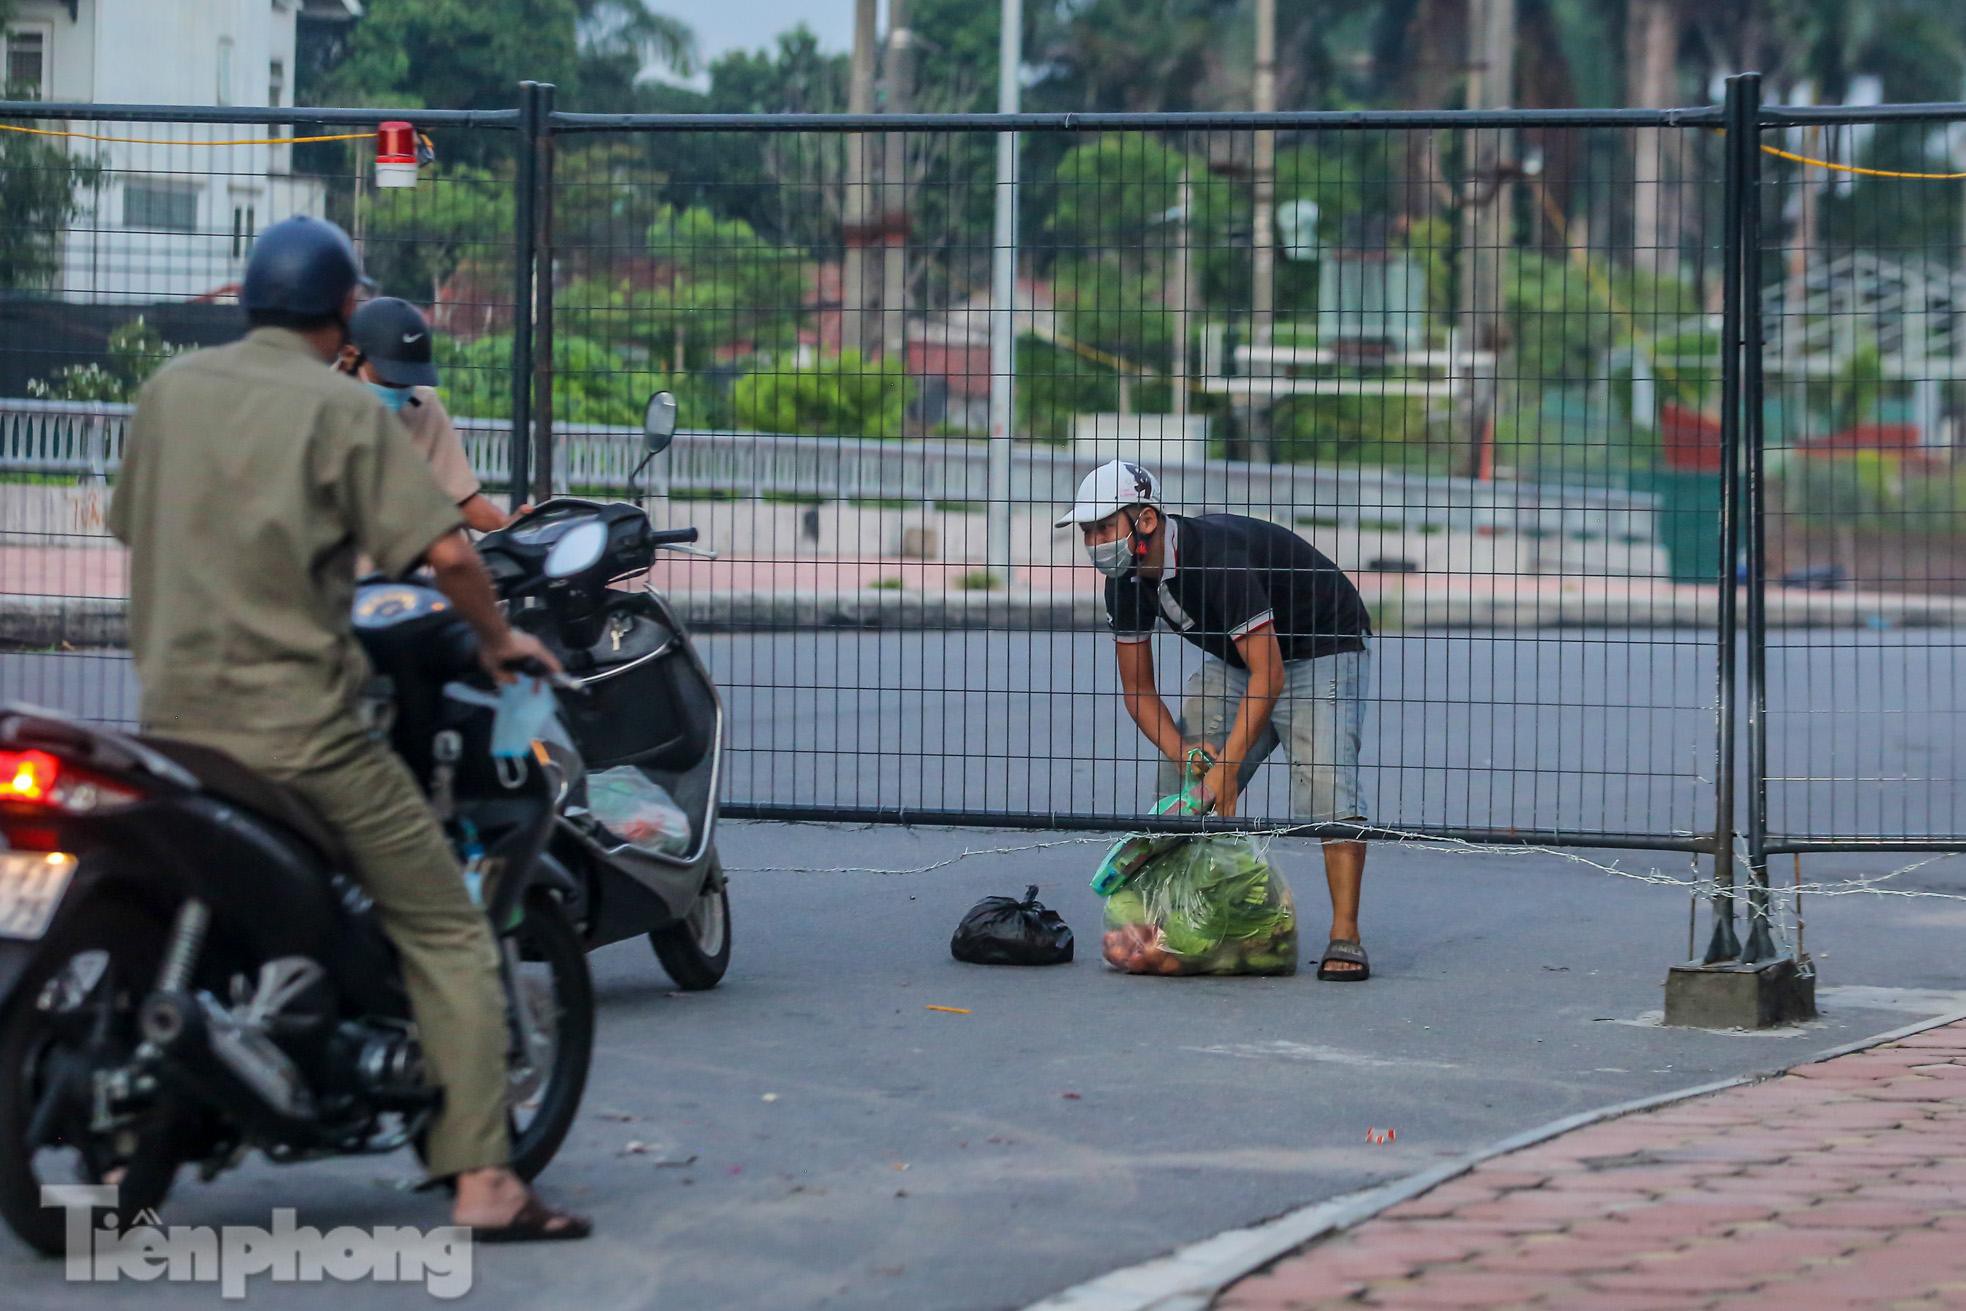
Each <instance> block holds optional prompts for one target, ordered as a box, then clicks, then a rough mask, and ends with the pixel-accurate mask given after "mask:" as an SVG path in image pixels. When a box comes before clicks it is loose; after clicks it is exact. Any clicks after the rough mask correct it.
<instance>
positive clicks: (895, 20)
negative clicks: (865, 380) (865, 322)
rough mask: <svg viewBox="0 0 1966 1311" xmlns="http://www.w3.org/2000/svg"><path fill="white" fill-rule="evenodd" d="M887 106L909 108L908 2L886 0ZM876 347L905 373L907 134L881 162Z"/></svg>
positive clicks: (891, 141)
mask: <svg viewBox="0 0 1966 1311" xmlns="http://www.w3.org/2000/svg"><path fill="white" fill-rule="evenodd" d="M886 74H887V103H886V104H885V105H884V106H882V108H883V109H884V110H885V111H886V112H887V113H890V114H906V113H908V112H909V111H910V110H911V109H912V108H913V106H914V96H915V34H914V33H913V32H911V31H909V30H908V0H887V69H886ZM881 170H882V178H881V181H882V187H881V202H882V209H881V243H882V245H881V249H882V254H883V256H884V259H885V263H884V266H883V268H882V269H881V342H882V346H883V348H884V349H885V351H886V352H887V356H888V358H889V359H892V360H899V361H901V363H902V366H903V367H904V368H905V367H906V365H907V356H908V134H907V133H905V132H890V133H888V134H887V158H886V159H885V160H884V161H883V162H882V165H881Z"/></svg>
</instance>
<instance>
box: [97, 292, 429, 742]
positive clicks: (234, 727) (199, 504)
mask: <svg viewBox="0 0 1966 1311" xmlns="http://www.w3.org/2000/svg"><path fill="white" fill-rule="evenodd" d="M458 525H459V517H458V510H457V506H456V504H455V503H454V502H453V501H452V500H451V498H450V497H449V496H447V495H445V494H444V492H443V491H441V490H440V489H439V488H438V486H437V483H436V480H435V479H434V478H433V477H432V476H431V473H430V466H429V465H428V464H427V463H426V462H425V461H424V459H423V458H422V457H421V456H420V455H419V454H418V453H417V451H416V448H415V447H414V446H413V445H412V444H411V442H410V438H409V434H408V432H407V431H406V430H405V428H404V426H403V424H402V423H401V422H399V421H398V420H397V418H396V416H395V415H393V414H391V413H389V411H388V410H386V409H385V408H383V406H382V404H381V402H380V401H378V400H377V399H376V398H375V396H374V395H373V394H372V393H371V392H370V391H369V389H368V388H366V387H363V386H360V385H359V384H357V383H355V382H352V381H350V380H349V379H348V378H346V377H344V376H343V375H341V374H339V373H336V372H335V371H334V370H332V369H330V368H329V367H328V365H327V363H326V362H325V361H323V360H322V359H321V358H320V357H319V356H317V355H316V354H315V353H314V351H313V350H312V348H311V347H310V346H309V345H308V344H307V342H306V340H305V339H304V338H302V337H301V336H300V335H299V334H297V333H292V332H288V331H285V330H283V329H279V328H257V329H255V330H254V331H253V332H252V333H250V334H249V335H248V336H247V337H246V338H245V339H244V340H242V341H238V342H234V343H232V344H231V345H229V346H220V347H217V348H216V349H213V350H202V351H196V352H194V353H192V354H190V355H186V356H182V357H180V358H179V359H176V360H173V361H172V362H171V363H170V364H169V365H168V366H166V367H165V368H164V369H163V370H161V371H160V372H159V373H158V374H157V375H156V376H155V377H153V378H152V379H151V380H150V381H149V382H148V383H146V384H145V385H144V387H143V389H142V391H140V392H139V393H138V394H137V406H136V414H135V417H134V418H133V419H132V420H131V422H130V431H129V437H128V440H127V442H126V443H125V446H124V452H123V464H122V469H121V471H120V472H119V473H118V474H117V478H116V491H115V495H114V497H113V498H112V500H111V501H110V506H109V530H110V531H111V532H113V533H114V534H116V536H117V537H118V538H119V539H121V540H122V541H123V542H124V543H125V544H126V545H128V546H129V548H130V622H129V631H130V649H131V651H132V653H133V654H134V655H135V657H136V667H137V677H138V680H139V682H140V683H141V684H142V687H143V700H142V715H143V722H144V726H145V727H146V728H147V729H149V730H151V731H153V732H158V733H163V734H167V735H169V734H180V735H184V736H194V735H195V736H197V737H199V738H202V739H205V740H207V741H230V742H234V743H238V744H241V754H244V755H248V756H250V757H253V758H256V759H257V760H260V761H266V762H269V763H270V762H278V763H279V764H282V765H284V766H286V767H288V768H294V769H299V768H305V767H307V766H308V764H309V763H310V759H312V758H314V757H316V756H318V755H320V754H321V753H326V752H331V751H332V750H334V749H336V748H338V747H340V746H342V745H344V744H345V739H346V737H347V735H348V733H349V732H350V730H351V727H352V726H353V725H354V724H355V722H356V720H355V717H354V711H355V709H356V705H357V698H358V695H359V692H360V689H361V686H362V683H363V682H364V680H365V679H366V678H367V677H368V662H367V660H366V658H365V657H364V656H363V654H362V649H361V646H360V645H359V644H358V643H357V642H356V640H355V634H354V629H353V626H352V625H351V623H350V621H349V608H350V606H351V604H352V603H353V600H354V591H355V557H356V555H357V553H358V552H359V553H362V554H366V555H368V556H369V557H370V558H371V559H373V560H375V561H376V562H377V564H379V565H380V566H381V567H382V568H383V569H384V570H386V571H388V572H390V573H399V572H401V571H403V570H405V569H407V568H409V567H410V566H411V565H413V564H415V563H416V561H417V560H418V559H419V558H421V557H422V555H423V553H424V552H425V551H426V550H428V549H429V547H430V545H431V544H432V543H433V542H435V541H436V540H437V539H438V538H440V537H442V536H443V535H444V534H445V533H447V532H450V531H451V530H452V529H453V528H456V527H457V526H458Z"/></svg>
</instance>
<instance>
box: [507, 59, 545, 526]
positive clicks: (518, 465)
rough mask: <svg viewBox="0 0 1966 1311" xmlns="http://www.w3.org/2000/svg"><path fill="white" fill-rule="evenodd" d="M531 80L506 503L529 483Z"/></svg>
mask: <svg viewBox="0 0 1966 1311" xmlns="http://www.w3.org/2000/svg"><path fill="white" fill-rule="evenodd" d="M538 89H539V84H538V83H537V82H521V83H519V158H518V161H517V169H516V170H515V172H516V176H515V177H514V179H513V184H512V192H513V195H512V204H513V210H514V213H513V221H512V268H513V275H512V439H511V440H512V448H511V451H512V453H511V474H510V477H509V478H508V479H507V484H508V487H507V490H508V492H509V494H510V496H511V498H512V504H513V505H514V506H517V505H518V504H519V503H520V502H522V501H524V500H525V499H526V495H527V489H528V488H530V487H531V485H532V465H531V461H530V459H529V456H530V453H531V446H530V444H529V443H530V440H531V433H532V352H533V340H532V312H533V294H532V252H533V221H534V217H535V215H534V212H533V206H534V204H535V203H536V202H537V200H538V187H537V186H536V185H535V184H534V166H535V165H536V163H537V162H538V156H537V154H536V150H535V143H536V142H537V140H538V137H539V128H540V124H539V97H538V95H537V94H536V93H537V92H538Z"/></svg>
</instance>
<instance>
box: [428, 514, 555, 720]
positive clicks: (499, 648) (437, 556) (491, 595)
mask: <svg viewBox="0 0 1966 1311" xmlns="http://www.w3.org/2000/svg"><path fill="white" fill-rule="evenodd" d="M423 559H424V563H425V564H428V565H429V566H430V571H431V572H432V573H433V574H435V575H436V580H435V581H436V584H437V590H438V591H440V592H442V593H443V594H444V595H445V596H447V597H449V598H450V601H451V604H452V605H454V606H456V607H457V613H458V614H459V616H461V617H462V618H463V620H464V622H465V623H467V624H470V625H471V630H472V631H473V632H475V633H476V634H477V635H478V658H479V660H481V661H483V662H484V666H485V668H486V669H487V670H488V671H489V672H490V673H491V676H492V677H493V678H495V679H497V680H498V681H499V682H501V683H509V682H511V681H512V680H513V679H514V678H516V677H518V675H517V674H515V673H514V672H513V671H511V670H509V669H507V668H506V666H507V665H508V664H513V663H516V662H518V661H521V660H537V661H538V662H539V663H540V664H542V665H545V666H546V667H547V668H548V669H550V670H552V671H553V672H554V673H556V674H557V673H559V672H560V662H559V661H558V660H556V659H554V658H553V653H552V652H551V651H548V650H547V649H546V647H545V646H544V645H542V644H541V642H540V640H539V639H538V638H536V637H534V636H533V635H532V634H531V633H521V632H519V631H517V630H516V629H514V628H513V627H512V626H511V625H510V624H508V623H506V622H505V616H504V615H503V614H501V613H499V609H498V593H497V592H495V591H493V590H492V582H491V575H489V574H487V573H486V572H485V566H484V562H483V561H481V560H480V559H479V558H478V552H477V551H476V549H474V548H473V547H472V545H471V539H470V538H468V537H466V536H465V535H464V532H463V530H462V529H456V528H454V529H452V530H451V531H450V532H448V533H445V534H444V535H443V536H442V537H439V538H438V539H437V540H436V541H435V542H434V543H432V544H431V547H430V549H429V550H428V551H426V552H424V556H423Z"/></svg>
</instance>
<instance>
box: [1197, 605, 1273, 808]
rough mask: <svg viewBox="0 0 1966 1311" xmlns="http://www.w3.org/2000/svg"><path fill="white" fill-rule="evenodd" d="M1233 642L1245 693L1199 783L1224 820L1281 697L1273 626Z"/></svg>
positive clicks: (1257, 630) (1249, 633)
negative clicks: (1245, 672) (1245, 678)
mask: <svg viewBox="0 0 1966 1311" xmlns="http://www.w3.org/2000/svg"><path fill="white" fill-rule="evenodd" d="M1235 641H1236V654H1238V655H1240V656H1241V657H1242V662H1243V663H1244V664H1245V665H1248V666H1249V690H1248V691H1246V692H1244V693H1243V696H1242V704H1240V705H1238V706H1237V707H1236V722H1235V724H1234V726H1233V727H1231V728H1230V729H1229V740H1228V741H1227V742H1224V743H1223V744H1222V754H1221V757H1220V758H1219V759H1217V760H1216V762H1215V765H1214V767H1213V768H1211V769H1210V770H1209V771H1208V777H1207V778H1206V779H1205V780H1203V782H1204V785H1205V786H1206V787H1207V788H1208V790H1209V791H1210V792H1212V793H1214V794H1215V813H1216V814H1218V815H1222V816H1225V817H1226V816H1231V815H1234V814H1235V813H1236V800H1237V792H1238V790H1239V784H1240V782H1241V777H1242V775H1241V770H1242V762H1243V760H1244V759H1245V758H1247V757H1248V755H1249V753H1250V752H1251V751H1252V750H1254V749H1255V747H1256V743H1257V742H1258V741H1259V740H1260V739H1261V738H1262V736H1263V734H1264V732H1265V731H1266V730H1267V729H1268V728H1269V726H1270V714H1271V712H1272V711H1274V710H1275V709H1276V704H1277V698H1278V697H1280V696H1282V695H1283V650H1282V648H1280V647H1279V646H1278V645H1277V630H1276V628H1275V626H1274V625H1271V624H1263V625H1262V626H1260V627H1258V628H1256V629H1254V630H1252V631H1250V632H1247V633H1244V634H1243V635H1242V636H1241V637H1238V638H1237V639H1236V640H1235Z"/></svg>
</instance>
